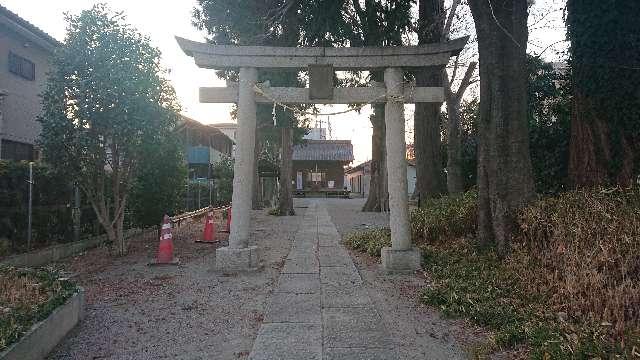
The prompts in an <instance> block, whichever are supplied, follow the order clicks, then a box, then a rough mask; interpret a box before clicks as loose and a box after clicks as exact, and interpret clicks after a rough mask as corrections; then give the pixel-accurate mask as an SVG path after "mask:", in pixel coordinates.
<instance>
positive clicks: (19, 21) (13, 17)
mask: <svg viewBox="0 0 640 360" xmlns="http://www.w3.org/2000/svg"><path fill="white" fill-rule="evenodd" d="M0 15H4V16H5V17H6V18H8V19H9V20H10V21H12V22H13V23H14V24H9V25H14V26H13V27H22V28H24V29H25V30H27V31H29V32H30V33H32V34H33V36H36V37H37V38H39V39H41V40H43V41H44V42H46V43H47V44H49V45H50V46H52V47H58V46H60V45H61V43H60V42H59V41H58V40H56V39H55V38H54V37H53V36H51V35H49V34H47V33H46V32H44V31H43V30H41V29H40V28H39V27H37V26H35V25H33V24H32V23H30V22H28V21H27V20H25V19H23V18H21V17H20V16H18V14H16V13H14V12H13V11H11V10H9V9H7V8H6V7H4V6H2V5H0ZM15 25H17V26H15ZM16 30H18V29H16Z"/></svg>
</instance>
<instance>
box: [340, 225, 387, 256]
mask: <svg viewBox="0 0 640 360" xmlns="http://www.w3.org/2000/svg"><path fill="white" fill-rule="evenodd" d="M345 243H346V244H347V246H348V247H350V248H352V249H354V250H358V251H362V252H365V253H367V254H369V255H371V256H375V257H380V252H381V251H382V248H383V247H387V246H391V230H389V229H388V228H372V229H367V230H361V231H355V232H352V233H350V234H347V236H346V238H345Z"/></svg>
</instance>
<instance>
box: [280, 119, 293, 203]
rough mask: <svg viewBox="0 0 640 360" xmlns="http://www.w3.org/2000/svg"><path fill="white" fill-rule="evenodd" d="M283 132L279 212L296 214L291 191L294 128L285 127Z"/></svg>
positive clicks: (282, 129)
mask: <svg viewBox="0 0 640 360" xmlns="http://www.w3.org/2000/svg"><path fill="white" fill-rule="evenodd" d="M280 134H281V144H280V151H281V161H280V196H279V198H278V213H279V214H280V215H295V212H294V211H293V194H292V192H291V173H292V171H293V163H292V157H293V129H292V128H291V127H283V128H281V129H280Z"/></svg>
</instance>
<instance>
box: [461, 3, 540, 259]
mask: <svg viewBox="0 0 640 360" xmlns="http://www.w3.org/2000/svg"><path fill="white" fill-rule="evenodd" d="M469 6H470V8H471V12H472V14H473V18H474V20H475V26H476V33H477V36H478V52H479V60H480V117H479V121H478V134H479V136H478V238H479V240H480V241H481V242H482V243H489V242H492V241H495V244H496V247H497V250H498V253H499V254H500V255H502V256H504V255H505V254H506V253H507V251H508V249H509V241H510V238H511V235H512V232H513V228H514V224H515V215H516V212H517V211H518V210H519V209H520V208H521V207H523V206H525V205H526V204H527V203H528V202H529V201H531V200H532V199H533V197H534V184H533V176H532V168H531V158H530V156H529V137H528V128H527V66H526V46H527V38H528V30H527V16H528V13H527V2H526V1H523V0H492V1H491V2H488V1H485V0H469Z"/></svg>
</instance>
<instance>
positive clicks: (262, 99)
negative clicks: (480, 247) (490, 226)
mask: <svg viewBox="0 0 640 360" xmlns="http://www.w3.org/2000/svg"><path fill="white" fill-rule="evenodd" d="M176 40H177V41H178V44H179V45H180V47H181V48H182V50H183V51H184V52H185V54H187V55H188V56H191V57H193V59H194V61H195V63H196V65H198V66H199V67H201V68H209V69H216V70H224V69H238V68H239V69H240V74H239V82H238V83H228V84H227V87H209V88H200V102H203V103H237V104H238V111H237V119H238V133H237V140H236V141H237V144H236V158H235V167H234V178H233V196H232V203H233V207H232V219H233V221H232V224H231V234H230V236H229V246H227V247H223V248H219V249H217V251H216V267H217V268H218V269H219V270H222V271H246V270H255V269H257V268H258V266H259V258H258V248H257V246H249V233H250V225H251V223H250V220H251V219H250V213H251V197H252V185H253V179H254V175H253V174H254V167H255V166H256V159H255V156H254V149H253V147H254V145H255V127H256V104H257V103H269V104H280V105H281V106H285V107H286V106H287V104H363V105H364V104H374V103H385V126H386V148H387V159H386V160H387V161H386V163H387V174H388V184H389V210H390V220H389V223H390V228H391V243H392V246H391V247H389V248H384V249H383V250H382V266H383V268H384V269H385V270H386V271H388V272H412V271H414V270H417V269H419V268H420V261H421V256H420V252H419V251H418V250H417V249H416V248H414V247H413V244H412V242H411V234H410V228H409V208H408V195H407V178H406V168H405V166H406V165H405V161H406V159H405V156H406V143H405V118H404V104H405V103H419V102H436V103H442V102H443V101H444V90H443V88H441V87H416V86H414V85H411V84H407V83H405V81H404V72H403V71H404V70H405V69H408V70H411V69H417V68H422V67H427V66H438V67H444V66H445V65H446V64H447V63H448V62H449V58H450V57H451V56H454V55H456V54H458V53H459V52H460V51H461V50H462V48H463V47H464V46H465V44H466V42H467V40H468V37H464V38H460V39H456V40H452V41H448V42H445V43H439V44H429V45H422V46H397V47H363V48H322V47H313V48H300V47H298V48H293V47H264V46H229V45H210V44H206V43H200V42H194V41H190V40H187V39H183V38H179V37H176ZM265 68H266V69H272V70H273V69H294V70H308V72H309V84H310V87H309V88H296V87H271V86H269V84H268V83H265V84H261V83H258V69H265ZM382 69H384V84H379V83H372V84H371V86H369V87H351V88H336V87H334V85H333V75H334V72H335V71H339V70H353V71H372V70H382Z"/></svg>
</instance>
